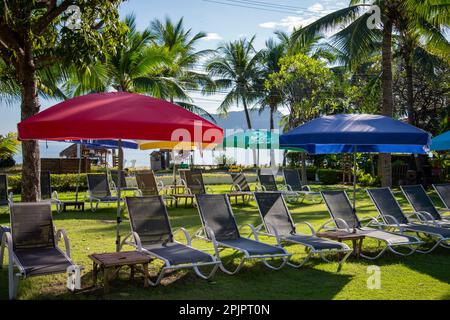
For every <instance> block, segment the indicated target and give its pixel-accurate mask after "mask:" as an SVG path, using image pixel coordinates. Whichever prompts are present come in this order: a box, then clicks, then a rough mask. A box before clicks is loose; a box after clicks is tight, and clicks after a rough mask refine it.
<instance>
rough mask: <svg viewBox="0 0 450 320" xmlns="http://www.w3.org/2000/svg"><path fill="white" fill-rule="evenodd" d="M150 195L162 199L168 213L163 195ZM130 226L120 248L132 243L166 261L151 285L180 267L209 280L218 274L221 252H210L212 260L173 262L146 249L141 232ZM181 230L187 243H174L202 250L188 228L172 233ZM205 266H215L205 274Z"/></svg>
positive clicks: (148, 253) (144, 251)
mask: <svg viewBox="0 0 450 320" xmlns="http://www.w3.org/2000/svg"><path fill="white" fill-rule="evenodd" d="M150 197H155V198H159V199H160V201H161V204H162V206H163V207H164V211H165V214H166V215H168V213H167V210H166V208H165V206H164V200H163V198H162V196H150ZM126 205H127V208H128V204H126ZM128 212H130V211H129V208H128ZM130 216H131V214H130ZM130 218H131V217H130ZM167 218H168V216H167ZM169 225H170V221H169ZM130 228H131V234H129V235H128V236H126V237H125V238H124V239H123V240H122V243H121V245H120V248H122V247H123V246H124V245H125V244H127V245H130V246H132V247H134V248H136V250H137V251H139V252H142V253H145V254H146V255H149V256H150V257H152V258H155V259H159V260H161V261H163V262H164V267H162V268H161V270H160V272H159V273H158V276H157V277H156V281H152V280H151V279H148V283H149V284H150V285H151V286H154V287H155V286H157V285H159V284H160V283H161V280H162V279H163V277H164V275H165V274H166V272H167V271H169V270H179V269H189V268H192V269H193V270H194V272H195V273H196V274H197V276H198V277H200V278H201V279H204V280H208V279H210V278H212V277H213V276H214V275H215V274H216V272H217V269H218V268H219V265H220V264H221V262H220V259H218V257H219V252H218V251H216V256H214V255H211V254H208V255H209V256H210V257H211V259H212V262H198V263H183V264H172V263H171V262H170V261H169V260H167V259H165V258H164V257H162V256H160V255H158V254H156V253H154V252H152V251H151V250H148V249H146V248H145V247H144V246H143V245H142V242H141V239H140V237H139V234H138V233H137V232H135V231H134V230H133V226H132V224H131V223H130ZM170 229H171V227H170ZM180 231H182V232H183V234H184V237H185V238H186V244H183V243H181V242H178V241H176V240H175V239H174V240H173V242H174V243H178V244H182V245H185V246H187V247H189V248H191V249H193V250H197V251H201V250H199V249H196V248H194V247H193V246H192V239H191V237H190V236H189V233H188V232H187V230H186V229H185V228H183V227H181V228H178V229H176V230H174V231H172V235H173V236H175V235H176V234H177V233H178V232H180ZM130 240H131V241H130ZM202 252H203V251H202ZM203 253H205V252H203ZM205 254H207V253H205ZM205 266H213V268H212V270H211V271H210V272H209V273H207V274H205V273H203V272H202V271H201V270H200V269H199V268H200V267H205Z"/></svg>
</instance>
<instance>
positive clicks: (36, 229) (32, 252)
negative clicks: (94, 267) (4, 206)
mask: <svg viewBox="0 0 450 320" xmlns="http://www.w3.org/2000/svg"><path fill="white" fill-rule="evenodd" d="M10 212H11V215H10V220H11V230H10V232H8V231H6V232H3V236H2V245H1V252H0V267H3V258H4V254H5V249H6V248H7V250H8V251H7V253H8V258H9V266H8V278H9V298H10V299H15V298H16V295H17V288H18V283H19V280H20V279H23V278H28V277H33V276H42V275H49V274H57V273H66V272H68V273H69V274H70V277H71V278H73V277H76V278H77V279H76V280H75V282H74V283H75V284H76V285H75V288H76V289H79V276H80V274H79V270H80V268H79V267H78V266H76V265H75V264H74V263H73V262H72V260H71V258H70V247H69V239H68V238H67V235H66V233H65V232H64V230H62V229H61V230H58V231H57V232H56V233H55V229H54V226H53V218H52V208H51V204H50V203H49V202H38V203H17V204H11V205H10ZM61 237H63V238H64V242H65V252H64V251H62V250H61V249H60V248H59V247H58V241H59V239H60V238H61ZM14 268H17V269H18V271H14Z"/></svg>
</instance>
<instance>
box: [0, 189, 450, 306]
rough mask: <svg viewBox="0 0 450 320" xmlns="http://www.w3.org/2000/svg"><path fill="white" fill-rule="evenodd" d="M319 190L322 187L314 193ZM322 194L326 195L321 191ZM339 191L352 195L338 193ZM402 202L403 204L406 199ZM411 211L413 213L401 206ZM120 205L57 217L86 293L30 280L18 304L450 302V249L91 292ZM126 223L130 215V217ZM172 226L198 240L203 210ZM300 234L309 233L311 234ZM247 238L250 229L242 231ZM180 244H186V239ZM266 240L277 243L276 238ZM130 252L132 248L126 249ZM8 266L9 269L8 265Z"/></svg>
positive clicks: (308, 209)
mask: <svg viewBox="0 0 450 320" xmlns="http://www.w3.org/2000/svg"><path fill="white" fill-rule="evenodd" d="M315 188H316V189H317V186H315ZM321 188H324V187H322V186H321ZM335 188H348V187H344V186H335ZM213 189H214V191H215V192H226V191H228V187H227V186H213ZM61 198H62V199H65V198H73V194H72V193H69V194H68V193H65V194H61ZM399 200H402V199H399ZM401 203H402V205H403V207H404V209H409V208H408V206H407V205H406V203H405V201H404V200H402V201H401ZM289 207H290V209H291V212H292V215H293V218H294V220H295V222H300V221H309V222H310V223H312V225H313V226H314V228H315V229H317V228H318V227H319V226H320V225H321V224H323V223H324V222H325V221H326V220H328V218H329V216H328V213H327V212H326V209H325V206H324V204H311V203H302V204H289ZM358 208H359V209H358V212H359V215H360V217H365V216H375V215H376V214H375V208H374V207H373V206H372V205H371V203H370V201H369V199H368V198H367V195H366V194H365V192H363V191H360V192H358ZM233 209H234V212H235V214H236V218H237V221H238V223H239V224H243V223H251V224H253V225H255V226H256V225H259V224H260V223H261V220H260V218H259V215H258V212H257V208H256V205H255V203H254V202H251V203H250V204H249V205H245V206H244V205H242V204H237V205H235V204H234V201H233ZM115 214H116V210H115V206H114V205H110V206H108V205H103V204H102V205H101V206H100V209H99V210H98V211H97V212H96V213H92V212H90V211H89V210H86V211H85V212H84V213H82V212H79V211H68V212H66V213H62V214H57V213H54V218H55V225H56V228H64V229H65V230H66V231H67V233H68V235H69V238H70V244H71V251H72V255H73V259H74V261H75V262H76V263H78V264H80V265H83V266H84V267H85V269H84V271H83V279H82V285H83V290H82V292H79V293H76V294H72V293H69V292H68V291H67V290H66V289H65V281H66V277H65V275H56V276H45V277H38V278H30V279H26V280H24V281H21V283H20V287H19V295H18V298H19V299H449V298H450V297H449V292H450V284H449V282H450V270H449V268H448V266H449V265H450V256H449V252H448V250H447V251H446V250H444V249H438V250H436V251H435V252H434V253H432V254H428V255H420V254H415V255H413V256H410V257H406V258H401V257H398V256H394V255H392V254H386V255H384V256H383V257H382V258H381V259H378V260H377V261H375V262H368V261H365V260H356V259H355V258H350V260H349V262H348V263H346V264H345V265H344V267H343V269H342V271H341V272H336V271H337V266H338V264H337V263H324V262H323V261H321V260H319V259H316V258H315V259H312V260H311V261H310V262H309V263H307V264H306V266H304V267H303V268H301V269H293V268H290V267H285V268H284V269H282V270H280V271H272V270H269V269H267V268H265V267H264V266H263V265H262V264H261V263H258V262H256V261H250V262H247V263H246V264H245V267H244V268H243V269H242V271H241V272H240V273H239V274H238V275H236V276H233V277H231V276H227V275H224V274H223V273H221V272H220V271H219V272H218V273H217V275H216V277H215V278H214V279H213V281H211V282H208V281H204V280H201V279H199V278H197V277H196V276H195V275H194V273H193V272H190V271H177V272H173V273H171V274H169V276H168V277H167V278H166V279H164V281H163V282H162V285H160V286H159V287H156V288H155V287H153V288H148V289H144V288H143V284H142V278H141V277H139V276H137V277H136V279H135V281H134V283H131V282H130V281H129V272H128V270H124V271H122V273H121V274H120V276H119V278H118V279H117V280H115V281H114V282H112V290H111V292H110V293H109V294H107V295H104V294H103V290H102V289H101V288H98V289H95V290H94V289H92V288H90V286H91V284H92V264H91V261H90V260H89V258H88V257H87V256H88V255H89V254H92V253H101V252H112V251H114V250H115V244H114V241H115V230H116V225H115ZM125 216H126V214H125ZM169 216H170V218H171V223H172V227H173V228H174V229H176V228H177V227H181V226H183V227H185V228H186V229H187V230H188V232H189V233H190V234H191V235H193V234H194V233H195V231H197V229H198V228H199V227H200V221H199V217H198V213H197V210H196V209H195V208H192V207H184V206H183V205H181V206H180V207H179V208H177V209H174V208H170V209H169ZM0 224H2V225H8V224H9V215H8V213H7V210H6V209H5V208H1V209H0ZM300 231H302V232H308V230H307V229H306V228H305V229H304V228H303V227H302V228H301V229H300ZM121 232H122V235H126V234H128V233H129V223H128V220H125V221H124V223H123V224H122V225H121ZM243 232H244V233H245V234H248V229H243ZM176 238H177V240H179V241H181V242H184V241H185V239H184V237H183V235H182V233H179V234H177V237H176ZM261 240H263V241H264V242H268V243H275V240H274V239H273V238H270V239H269V238H267V237H262V238H261ZM193 245H194V246H195V247H197V248H200V249H205V250H208V251H209V252H212V249H213V247H212V245H210V244H209V243H207V242H205V241H203V240H199V239H195V240H194V241H193ZM374 245H375V244H374V243H372V242H370V241H365V245H364V249H365V250H376V249H375V247H374ZM287 248H288V251H290V252H292V253H294V254H295V255H294V260H297V259H301V258H302V257H304V256H305V252H304V250H303V248H302V247H300V246H295V245H290V246H288V247H287ZM127 249H131V248H130V247H128V248H126V249H125V250H127ZM222 255H223V258H224V259H223V260H224V262H225V263H227V264H231V263H236V262H237V256H235V255H234V253H233V252H232V251H231V250H224V251H223V252H222ZM4 264H6V262H5V263H4ZM372 264H374V265H377V266H379V267H380V268H381V289H379V290H376V289H375V290H370V289H368V288H367V278H368V274H367V266H369V265H372ZM157 266H158V264H157V263H152V266H151V269H150V271H151V273H152V275H155V274H156V267H157ZM0 283H1V284H2V285H1V286H0V299H7V297H8V288H7V283H8V282H7V268H3V270H1V272H0Z"/></svg>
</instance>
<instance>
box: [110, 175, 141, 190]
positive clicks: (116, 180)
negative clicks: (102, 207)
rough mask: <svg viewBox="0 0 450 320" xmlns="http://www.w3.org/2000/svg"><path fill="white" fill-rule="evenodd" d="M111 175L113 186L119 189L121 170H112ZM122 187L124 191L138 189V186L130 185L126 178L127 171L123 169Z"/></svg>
mask: <svg viewBox="0 0 450 320" xmlns="http://www.w3.org/2000/svg"><path fill="white" fill-rule="evenodd" d="M109 173H110V175H111V181H112V184H113V188H114V189H115V190H117V186H118V185H119V170H110V171H109ZM120 189H121V190H122V191H137V190H138V188H137V187H130V186H128V183H127V179H126V178H125V171H122V180H121V186H120Z"/></svg>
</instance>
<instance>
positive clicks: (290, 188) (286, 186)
mask: <svg viewBox="0 0 450 320" xmlns="http://www.w3.org/2000/svg"><path fill="white" fill-rule="evenodd" d="M284 187H285V189H286V190H288V191H294V190H292V187H291V186H290V185H289V184H285V185H284Z"/></svg>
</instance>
